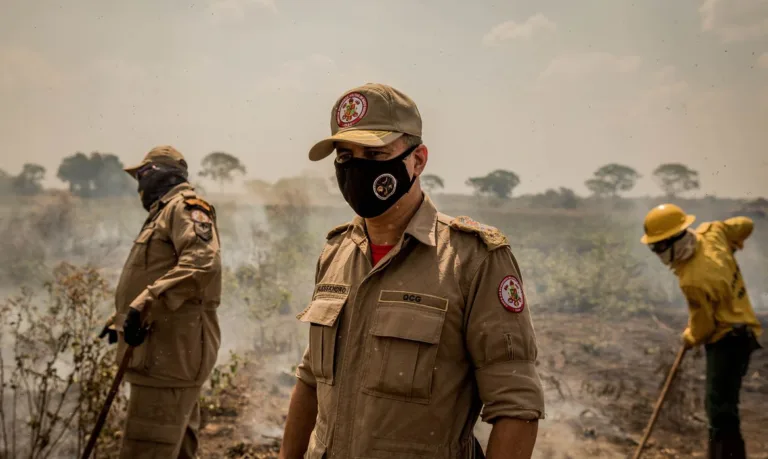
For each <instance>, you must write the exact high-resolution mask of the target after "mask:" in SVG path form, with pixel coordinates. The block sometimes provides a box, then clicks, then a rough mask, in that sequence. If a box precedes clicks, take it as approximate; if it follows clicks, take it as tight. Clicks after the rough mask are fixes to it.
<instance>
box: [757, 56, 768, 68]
mask: <svg viewBox="0 0 768 459" xmlns="http://www.w3.org/2000/svg"><path fill="white" fill-rule="evenodd" d="M757 66H758V67H760V68H762V69H768V53H763V54H762V55H761V56H760V57H758V58H757Z"/></svg>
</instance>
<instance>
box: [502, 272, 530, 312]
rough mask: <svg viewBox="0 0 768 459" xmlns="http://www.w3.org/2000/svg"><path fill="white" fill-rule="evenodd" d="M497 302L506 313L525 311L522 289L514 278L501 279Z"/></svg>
mask: <svg viewBox="0 0 768 459" xmlns="http://www.w3.org/2000/svg"><path fill="white" fill-rule="evenodd" d="M499 301H500V302H501V305H502V306H504V309H506V310H507V311H511V312H522V311H523V309H525V294H524V293H523V287H522V285H520V281H519V280H517V278H516V277H515V276H507V277H505V278H504V279H502V281H501V283H500V284H499Z"/></svg>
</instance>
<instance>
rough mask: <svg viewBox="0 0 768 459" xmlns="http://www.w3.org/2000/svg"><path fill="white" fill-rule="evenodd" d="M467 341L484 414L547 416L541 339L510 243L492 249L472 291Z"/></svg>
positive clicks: (485, 417)
mask: <svg viewBox="0 0 768 459" xmlns="http://www.w3.org/2000/svg"><path fill="white" fill-rule="evenodd" d="M466 314H467V316H466V318H465V321H466V345H467V348H468V351H469V354H470V356H471V359H472V362H473V364H474V366H475V379H476V380H477V385H478V389H479V392H480V398H481V400H482V401H483V404H484V405H485V406H484V408H483V413H482V419H483V421H485V422H490V423H492V422H494V421H495V420H496V419H498V418H500V417H509V418H519V419H526V420H534V419H543V418H544V393H543V390H542V387H541V380H540V379H539V375H538V373H537V371H536V366H535V362H536V356H537V344H536V336H535V333H534V330H533V322H532V320H531V316H530V311H529V305H528V304H526V302H525V295H524V292H523V289H522V282H521V277H520V272H519V271H518V269H517V263H516V261H515V259H514V256H513V255H512V252H511V251H510V250H509V248H508V247H503V248H500V249H497V250H494V251H492V252H490V253H489V254H488V256H487V258H486V259H485V261H483V262H482V263H481V265H480V266H479V268H478V270H477V272H476V273H475V275H474V277H473V279H472V281H471V284H470V288H469V291H468V295H467V309H466Z"/></svg>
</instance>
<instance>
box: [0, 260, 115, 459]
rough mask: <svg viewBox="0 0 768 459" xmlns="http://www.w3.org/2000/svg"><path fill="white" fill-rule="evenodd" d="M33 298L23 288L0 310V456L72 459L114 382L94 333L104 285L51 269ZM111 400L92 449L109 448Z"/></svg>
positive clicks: (69, 269) (89, 275) (93, 277)
mask: <svg viewBox="0 0 768 459" xmlns="http://www.w3.org/2000/svg"><path fill="white" fill-rule="evenodd" d="M53 279H54V280H53V281H52V282H50V283H47V284H46V285H45V290H46V293H47V298H45V299H44V300H40V299H38V298H37V297H36V295H34V294H33V293H32V292H31V291H30V290H29V289H26V288H25V289H23V290H22V293H21V294H19V295H17V296H15V297H13V298H10V299H8V300H7V301H6V303H5V304H4V305H3V306H2V308H0V340H2V343H3V353H2V355H1V356H0V387H1V388H2V400H3V403H0V425H1V427H2V430H0V451H2V456H1V457H27V458H30V459H42V458H50V457H57V455H59V456H61V455H64V456H66V457H72V456H75V455H79V454H80V453H81V452H82V448H83V447H84V446H85V443H86V442H87V440H88V436H89V435H90V429H91V428H92V426H93V424H94V423H95V420H96V417H97V416H98V413H99V410H100V409H101V407H102V405H103V402H104V400H105V399H106V395H107V392H108V391H109V387H110V384H111V382H112V380H113V378H114V373H115V368H114V365H113V363H114V358H115V355H114V354H115V350H114V347H107V346H106V344H105V343H103V342H101V341H100V340H99V338H98V337H97V336H96V334H97V333H98V332H99V329H100V326H101V325H102V321H103V317H104V314H103V312H104V310H105V309H106V307H107V306H106V302H107V301H108V299H109V298H110V297H111V295H110V291H109V289H108V286H107V283H106V282H105V281H104V279H102V278H101V276H100V275H99V273H98V272H97V271H96V270H94V269H91V268H77V267H74V266H72V265H69V264H61V265H59V266H58V267H57V268H56V269H55V270H54V272H53ZM124 406H125V399H124V397H122V396H118V397H117V398H116V400H115V403H114V405H113V413H112V415H111V416H110V417H109V419H108V422H107V424H106V426H105V429H104V430H103V432H102V435H101V437H100V440H99V444H98V445H97V448H98V447H104V446H105V445H109V444H111V443H114V441H115V440H116V436H117V434H118V431H119V419H120V417H121V416H120V413H121V412H122V408H124Z"/></svg>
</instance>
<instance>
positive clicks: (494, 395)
mask: <svg viewBox="0 0 768 459" xmlns="http://www.w3.org/2000/svg"><path fill="white" fill-rule="evenodd" d="M475 378H476V379H477V386H478V389H479V391H480V399H481V400H482V401H483V404H484V405H485V406H484V407H483V412H482V415H481V416H482V419H483V421H485V422H488V423H493V422H494V421H495V420H496V419H497V418H501V417H505V418H514V419H523V420H528V421H530V420H534V419H544V391H543V389H542V387H541V380H540V379H539V374H538V372H537V371H536V367H535V364H534V362H533V361H529V360H507V361H504V362H498V363H494V364H491V365H488V366H485V367H482V368H478V369H477V370H476V371H475Z"/></svg>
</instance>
